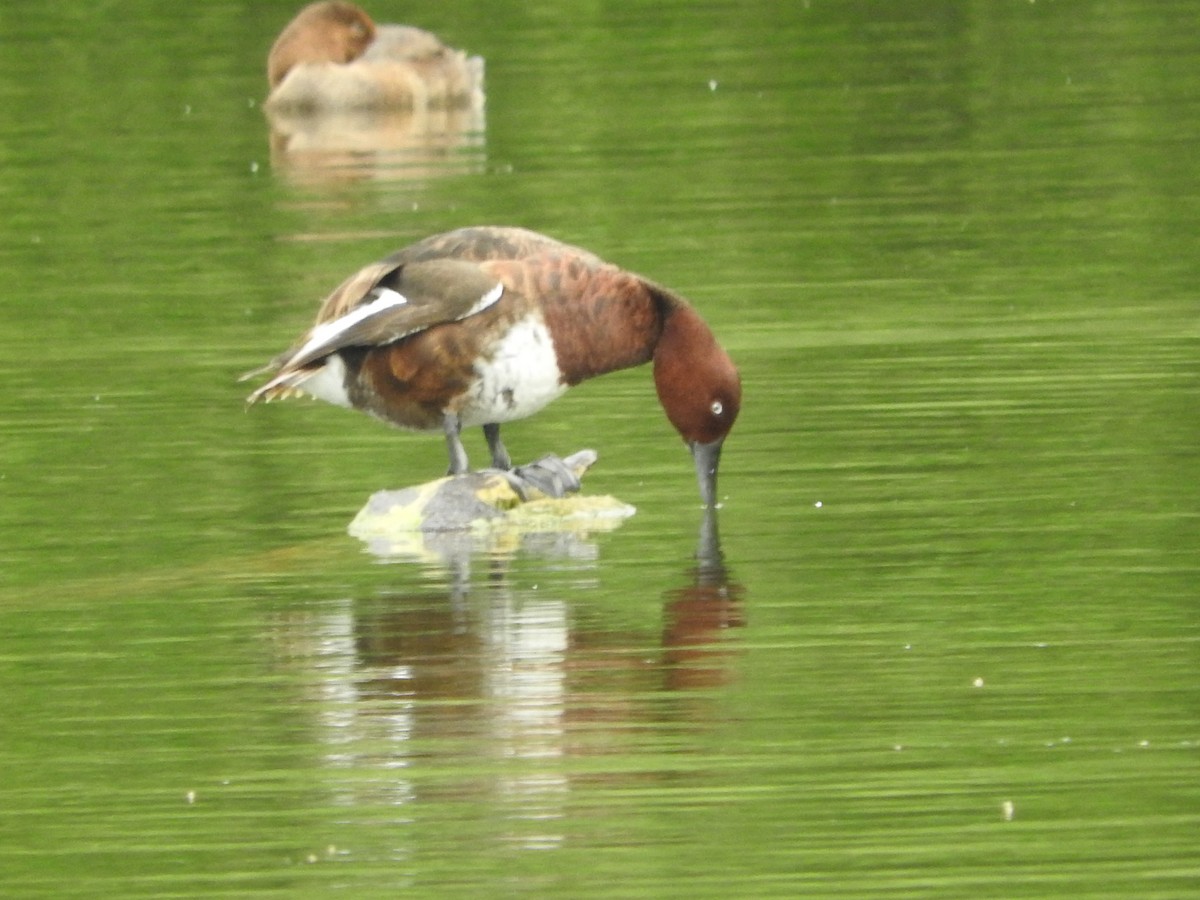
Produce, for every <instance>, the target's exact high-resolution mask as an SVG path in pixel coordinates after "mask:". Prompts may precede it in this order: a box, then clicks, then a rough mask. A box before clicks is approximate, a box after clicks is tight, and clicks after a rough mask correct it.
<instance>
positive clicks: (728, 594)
mask: <svg viewBox="0 0 1200 900" xmlns="http://www.w3.org/2000/svg"><path fill="white" fill-rule="evenodd" d="M742 593H743V588H742V586H741V585H740V584H737V583H736V582H733V583H731V582H730V581H729V573H728V572H727V571H726V570H725V559H724V554H722V552H721V539H720V536H719V535H718V529H717V513H716V510H714V509H712V508H711V507H707V508H706V509H705V511H704V521H703V522H702V523H701V525H700V544H699V547H698V548H697V550H696V567H695V568H694V569H693V570H692V579H691V583H689V584H688V585H687V586H685V587H680V588H676V589H675V590H672V591H669V592H668V593H667V604H666V607H665V609H664V616H663V618H664V626H663V650H664V661H665V662H666V664H667V665H666V675H667V687H668V688H670V689H672V690H687V689H692V688H708V687H718V686H720V685H722V684H726V683H727V682H728V681H729V679H730V677H731V671H732V670H731V663H732V660H731V658H730V657H731V655H732V654H733V652H734V651H733V649H732V648H731V647H729V646H728V645H727V644H725V643H723V641H722V635H723V632H724V631H725V630H726V629H728V628H732V627H738V626H741V625H743V624H745V618H744V616H743V603H742Z"/></svg>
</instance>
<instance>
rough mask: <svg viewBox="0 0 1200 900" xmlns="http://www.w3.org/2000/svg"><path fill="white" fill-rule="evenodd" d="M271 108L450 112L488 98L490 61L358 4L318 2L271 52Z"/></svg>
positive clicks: (294, 21)
mask: <svg viewBox="0 0 1200 900" xmlns="http://www.w3.org/2000/svg"><path fill="white" fill-rule="evenodd" d="M267 82H268V84H269V86H270V89H271V92H270V94H269V96H268V97H267V101H266V107H267V110H268V112H283V111H300V112H336V111H347V110H370V109H376V110H381V109H420V108H430V109H444V108H454V107H467V106H472V105H475V104H481V103H482V96H483V60H482V59H481V58H479V57H477V56H472V57H468V56H467V55H466V54H465V53H463V52H462V51H461V50H455V49H454V48H453V47H449V46H447V45H446V44H444V43H442V41H441V40H439V39H438V38H437V36H436V35H433V34H430V33H429V32H428V31H423V30H421V29H420V28H413V27H411V26H407V25H376V24H375V23H374V22H373V21H372V20H371V17H370V16H368V15H367V14H366V13H365V12H364V11H363V10H362V9H360V8H359V7H357V6H355V5H354V4H353V3H345V2H340V0H336V2H329V0H324V2H318V3H311V4H309V5H308V6H306V7H304V8H303V9H302V10H300V12H299V13H297V15H296V17H295V18H294V19H292V21H291V22H289V23H288V25H287V26H286V27H285V28H284V29H283V31H281V32H280V34H279V37H277V38H276V39H275V43H274V45H272V47H271V51H270V53H269V54H268V56H267Z"/></svg>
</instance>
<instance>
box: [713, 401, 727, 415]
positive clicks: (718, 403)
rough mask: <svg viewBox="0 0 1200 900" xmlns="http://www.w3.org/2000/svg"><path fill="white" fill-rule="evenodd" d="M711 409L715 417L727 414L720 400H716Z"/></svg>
mask: <svg viewBox="0 0 1200 900" xmlns="http://www.w3.org/2000/svg"><path fill="white" fill-rule="evenodd" d="M709 409H711V410H712V414H713V415H714V416H719V415H720V414H721V413H723V412H725V407H724V406H723V405H722V404H721V401H720V400H714V401H713V402H712V406H710V407H709Z"/></svg>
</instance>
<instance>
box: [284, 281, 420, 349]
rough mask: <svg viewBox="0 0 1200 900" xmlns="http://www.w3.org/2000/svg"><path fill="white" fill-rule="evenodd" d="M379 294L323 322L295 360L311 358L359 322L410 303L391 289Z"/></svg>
mask: <svg viewBox="0 0 1200 900" xmlns="http://www.w3.org/2000/svg"><path fill="white" fill-rule="evenodd" d="M378 294H379V295H378V296H377V297H376V298H375V299H374V300H372V301H371V302H370V303H364V304H363V305H362V306H358V307H355V308H354V309H352V310H350V312H348V313H346V314H345V315H344V316H339V317H338V318H336V319H334V320H333V321H332V322H322V323H321V324H320V325H318V326H316V327H315V328H314V329H313V330H312V337H310V338H309V339H308V340H307V341H305V343H304V346H303V347H301V348H300V349H299V350H297V351H296V352H295V353H294V354H293V358H298V357H302V356H309V355H310V354H313V353H314V352H316V351H319V349H320V348H321V347H324V346H325V345H327V344H332V343H333V342H334V341H336V340H337V338H338V336H339V335H342V334H345V333H346V332H347V331H349V330H350V329H351V328H353V327H354V326H355V325H357V324H358V323H359V322H362V321H364V320H365V319H369V318H371V316H375V315H378V314H379V313H381V312H384V311H385V310H388V309H393V308H395V307H397V306H403V305H404V304H406V303H408V298H407V297H405V296H404V295H403V294H398V293H397V292H396V291H393V290H392V289H391V288H379V289H378ZM317 355H319V354H317Z"/></svg>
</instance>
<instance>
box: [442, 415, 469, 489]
mask: <svg viewBox="0 0 1200 900" xmlns="http://www.w3.org/2000/svg"><path fill="white" fill-rule="evenodd" d="M442 431H443V432H445V434H446V451H447V452H448V453H449V454H450V468H449V469H447V470H446V474H447V475H466V474H467V472H469V471H471V464H470V463H469V462H467V448H466V447H464V446H463V442H462V437H461V432H462V422H461V421H460V420H459V418H458V414H457V413H450V412H448V413H445V414H444V416H443V418H442Z"/></svg>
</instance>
